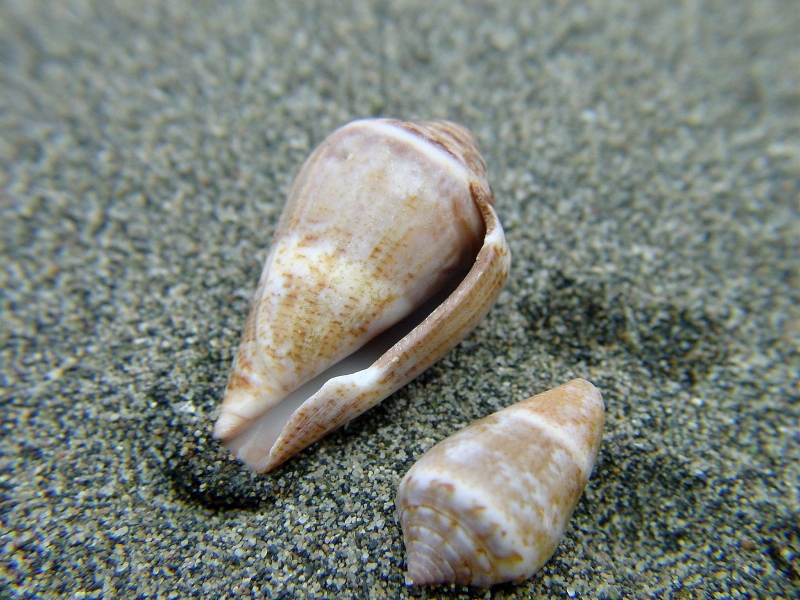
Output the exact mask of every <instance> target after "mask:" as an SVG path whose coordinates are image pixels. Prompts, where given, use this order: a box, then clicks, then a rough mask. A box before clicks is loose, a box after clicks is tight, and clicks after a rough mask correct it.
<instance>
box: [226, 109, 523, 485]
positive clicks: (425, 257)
mask: <svg viewBox="0 0 800 600" xmlns="http://www.w3.org/2000/svg"><path fill="white" fill-rule="evenodd" d="M491 198H492V197H491V191H490V188H489V183H488V181H487V179H486V170H485V166H484V164H483V161H482V159H481V158H480V155H479V154H478V151H477V149H476V147H475V144H474V141H473V140H472V138H471V136H470V135H469V133H468V132H467V131H466V130H465V129H463V128H461V127H459V126H457V125H454V124H452V123H447V122H439V121H431V122H401V121H393V120H389V119H375V120H365V121H355V122H353V123H350V124H349V125H346V126H344V127H342V128H341V129H339V130H337V131H336V132H334V133H333V134H331V136H329V137H328V138H327V139H326V140H325V141H324V142H323V143H322V144H321V145H320V146H319V147H318V148H317V149H316V150H315V151H314V153H313V154H312V155H311V156H310V157H309V159H308V160H307V161H306V163H305V164H304V166H303V168H302V169H301V171H300V173H299V175H298V176H297V179H296V181H295V183H294V185H293V187H292V190H291V193H290V197H289V200H288V201H287V204H286V207H285V208H284V212H283V215H282V217H281V220H280V223H279V225H278V228H277V231H276V233H275V238H274V241H273V245H272V247H271V249H270V252H269V255H268V257H267V260H266V263H265V266H264V270H263V272H262V275H261V278H260V281H259V284H258V288H257V290H256V294H255V297H254V299H253V303H252V305H251V308H250V313H249V315H248V318H247V322H246V324H245V328H244V333H243V335H242V341H241V343H240V346H239V349H238V352H237V354H236V358H235V359H234V362H233V366H232V368H231V375H230V379H229V381H228V385H227V387H226V389H225V395H224V398H223V402H222V409H221V412H220V416H219V418H218V420H217V423H216V425H215V428H214V435H215V437H217V438H219V439H222V440H223V441H224V442H226V443H227V444H228V445H229V447H231V448H232V449H233V450H234V451H235V452H236V453H237V455H238V456H239V457H240V458H242V459H243V460H245V462H247V463H248V464H249V465H250V466H251V467H252V468H254V469H255V470H258V471H266V470H269V469H271V468H273V467H274V466H276V465H277V464H279V463H280V462H282V461H283V460H285V459H286V458H288V456H290V455H291V454H293V453H294V452H297V451H298V450H300V449H302V448H303V447H305V446H307V445H309V444H310V443H312V442H314V441H315V440H317V439H319V438H320V437H321V436H322V435H324V434H325V433H327V432H329V431H331V430H333V429H335V428H336V427H338V426H340V425H342V424H343V423H345V422H346V421H348V420H350V419H352V418H353V417H355V416H357V415H358V414H360V413H361V412H363V411H364V410H367V409H368V408H369V407H371V406H373V405H374V404H375V403H377V402H379V401H380V400H382V399H383V398H385V397H386V396H388V395H389V394H391V393H392V392H393V391H395V390H396V389H397V388H399V387H401V386H402V385H404V384H405V383H407V381H409V380H410V379H411V378H413V377H414V376H416V375H417V374H418V373H419V372H420V369H419V367H420V366H423V365H424V366H427V364H430V362H432V361H430V362H429V361H428V359H429V357H434V356H435V358H434V360H436V359H438V358H439V356H441V354H443V353H444V352H446V351H447V350H449V349H450V348H451V347H452V346H453V345H455V343H457V342H458V341H460V339H462V338H463V337H464V336H465V335H466V333H468V331H469V329H471V328H472V327H474V326H475V324H477V322H478V321H479V320H480V318H482V316H483V315H484V314H485V313H486V311H488V308H489V307H490V306H491V304H492V303H493V302H494V300H495V299H496V297H497V294H498V293H499V290H500V287H501V286H502V281H503V280H504V279H505V276H506V274H507V272H508V251H507V248H506V246H505V239H504V238H503V235H502V228H501V227H500V225H499V222H498V221H497V217H496V215H495V213H494V209H493V207H492V203H491ZM487 245H489V246H490V248H489V252H486V251H484V250H485V249H486V248H485V247H486V246H487ZM476 265H477V266H478V267H479V268H480V269H486V268H490V269H491V270H492V272H491V273H475V274H472V273H471V275H473V278H472V284H471V288H470V289H469V290H466V289H465V290H462V296H461V297H460V300H459V303H460V305H461V307H464V306H466V307H467V309H468V312H469V314H466V313H465V315H464V317H466V318H462V319H461V320H460V325H459V328H458V329H456V330H451V331H450V332H449V333H450V337H449V338H442V336H441V335H440V334H437V335H432V333H433V332H427V333H426V332H422V333H420V332H417V333H416V334H415V332H414V331H412V333H411V334H409V339H410V340H411V341H413V344H414V345H411V341H408V340H401V343H403V342H405V346H403V347H402V348H399V349H393V350H395V353H394V354H391V355H389V354H390V353H387V355H389V356H384V357H382V358H381V360H383V363H381V360H379V361H378V362H377V363H375V365H373V367H374V368H372V367H371V368H370V369H371V370H370V369H366V370H364V371H360V372H359V373H356V374H353V375H352V376H350V377H349V379H348V378H347V377H338V378H335V379H332V380H330V381H329V382H328V383H329V384H330V385H326V386H323V388H322V389H321V390H320V391H319V392H318V393H317V394H315V395H314V396H312V398H310V399H309V400H308V401H307V402H305V403H304V404H303V405H302V406H301V407H300V408H298V409H297V410H288V413H289V414H286V415H280V416H279V413H281V411H280V410H275V409H276V407H278V405H279V404H281V403H282V402H283V401H284V399H285V398H286V397H287V395H288V394H290V393H291V392H293V391H294V390H296V389H297V388H299V387H300V386H302V385H303V384H304V383H306V382H308V381H309V380H311V379H312V378H313V377H315V376H317V375H318V374H320V373H322V372H323V371H325V370H326V369H328V368H329V367H331V366H332V365H334V364H335V363H337V362H338V361H340V360H341V359H342V358H344V357H346V356H348V355H349V354H351V353H352V352H354V351H355V350H357V349H358V348H360V347H361V346H363V345H364V344H365V343H366V342H368V341H369V340H371V339H372V338H374V337H375V336H376V335H378V334H379V333H381V332H382V331H384V330H385V329H387V328H388V327H390V326H392V325H393V324H395V323H397V322H398V321H400V320H401V319H403V318H404V317H406V316H407V315H408V314H410V313H411V312H412V311H413V310H415V309H416V308H418V307H419V306H420V305H422V304H423V303H424V302H425V301H426V300H427V299H429V298H430V297H431V296H433V295H434V294H435V293H436V292H438V291H439V290H440V289H441V288H442V287H443V286H444V285H445V284H447V283H448V282H449V281H451V280H452V279H453V278H454V277H456V276H460V277H463V276H464V273H466V272H467V271H468V270H470V268H471V267H472V270H473V271H474V270H475V267H476ZM469 280H470V275H468V276H467V278H466V279H465V281H469ZM462 287H463V286H462ZM459 289H461V288H459ZM465 291H469V292H470V293H471V297H466V296H464V294H463V292H465ZM457 292H458V290H457V291H456V293H454V296H455V295H456V294H457ZM451 304H452V303H451ZM456 308H457V307H454V306H451V305H448V309H447V312H448V313H452V312H453V311H454V310H456ZM442 316H445V315H442ZM476 317H477V318H476ZM415 331H416V330H415ZM451 342H452V343H451ZM399 345H400V344H398V346H399ZM442 350H443V351H442ZM384 359H385V360H384ZM392 361H393V362H392ZM409 361H410V362H409ZM378 363H381V364H380V365H379V364H378ZM390 363H391V364H390ZM320 394H321V395H320ZM283 412H287V410H286V409H284V410H283ZM268 431H270V432H269V433H267V432H268Z"/></svg>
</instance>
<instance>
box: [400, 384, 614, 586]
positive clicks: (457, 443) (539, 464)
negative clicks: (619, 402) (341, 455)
mask: <svg viewBox="0 0 800 600" xmlns="http://www.w3.org/2000/svg"><path fill="white" fill-rule="evenodd" d="M602 423H603V401H602V397H601V396H600V393H599V392H598V391H597V389H596V388H595V387H594V386H592V385H591V384H590V383H589V382H587V381H585V380H582V379H575V380H572V381H570V382H568V383H566V384H564V385H562V386H559V387H557V388H554V389H552V390H549V391H547V392H544V393H543V394H539V395H537V396H534V397H532V398H529V399H527V400H524V401H522V402H519V403H517V404H515V405H513V406H511V407H509V408H506V409H505V410H502V411H500V412H498V413H495V414H494V415H490V416H489V417H486V418H485V419H482V420H480V421H478V422H476V423H474V424H472V425H470V426H468V427H466V428H465V429H462V430H461V431H459V432H457V433H456V434H454V435H453V436H451V437H449V438H447V439H446V440H444V441H442V442H440V443H439V444H437V445H436V446H434V447H433V448H432V449H431V450H429V451H428V452H427V453H426V454H425V455H424V456H423V457H422V458H421V459H420V460H419V461H418V462H417V463H416V464H415V465H414V466H413V467H412V468H411V470H409V472H408V473H407V474H406V476H405V477H404V478H403V480H402V482H401V483H400V489H399V491H398V497H397V510H398V513H399V515H400V524H401V527H402V529H403V536H404V539H405V543H406V552H407V562H408V574H409V577H410V578H411V580H412V581H413V582H414V583H415V584H416V585H434V584H440V583H449V582H454V583H460V584H468V585H474V586H479V587H487V586H490V585H493V584H495V583H500V582H505V581H518V580H522V579H526V578H527V577H530V576H531V575H532V574H533V573H535V572H536V571H537V570H538V569H539V568H541V566H542V565H543V564H544V563H545V562H546V561H547V560H548V559H549V558H550V556H551V555H552V554H553V552H555V549H556V547H557V546H558V543H559V541H560V540H561V537H562V536H563V533H564V530H565V528H566V525H567V522H568V520H569V517H570V516H571V514H572V511H573V510H574V508H575V505H576V504H577V502H578V499H579V497H580V495H581V492H582V491H583V488H584V487H585V486H586V483H587V481H588V478H589V474H590V473H591V470H592V466H593V465H594V461H595V459H596V457H597V452H598V449H599V444H600V437H601V435H602Z"/></svg>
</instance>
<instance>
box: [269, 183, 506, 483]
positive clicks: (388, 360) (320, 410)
mask: <svg viewBox="0 0 800 600" xmlns="http://www.w3.org/2000/svg"><path fill="white" fill-rule="evenodd" d="M470 189H471V193H472V196H473V200H474V201H475V203H476V204H477V206H478V208H479V210H480V211H481V214H482V215H483V218H484V221H485V223H486V241H485V243H484V246H483V247H482V248H481V251H480V252H479V253H478V256H477V258H476V260H475V264H474V265H473V266H472V269H471V270H470V271H469V273H467V275H466V277H465V278H464V280H463V281H462V282H461V284H460V285H459V286H458V288H457V289H456V290H455V291H454V292H453V293H452V294H451V295H450V296H449V297H448V298H447V299H446V300H445V301H444V302H443V303H442V304H441V305H440V306H439V307H437V308H436V310H434V312H433V313H431V315H430V316H428V317H427V318H426V319H425V320H424V321H423V322H422V323H420V324H419V325H418V326H417V327H416V328H414V329H413V330H412V331H411V332H410V333H409V334H408V335H407V336H406V337H404V338H403V339H402V340H400V341H399V342H398V343H397V344H395V345H394V346H393V347H392V348H390V349H389V350H388V351H387V352H386V354H384V355H383V356H381V357H380V358H379V359H378V360H377V361H376V362H375V364H374V365H373V366H372V367H370V368H371V369H376V370H378V372H379V374H380V377H379V379H378V381H377V382H376V383H375V384H374V385H371V386H368V387H365V388H357V387H355V386H353V385H352V384H351V383H350V382H347V383H345V384H342V383H340V382H328V384H326V385H325V386H323V388H322V389H321V390H320V391H319V392H318V393H317V394H315V395H314V397H312V398H311V399H309V400H308V401H307V402H306V403H304V404H303V405H302V406H301V407H300V408H299V409H298V410H297V411H296V412H295V413H294V415H292V418H291V419H290V421H289V423H288V424H287V425H286V428H285V429H284V431H283V433H282V434H281V437H280V438H279V439H278V441H277V442H276V443H275V446H274V447H273V449H272V452H271V453H270V464H269V465H268V466H267V468H266V469H265V470H269V469H272V468H274V467H275V466H277V465H279V464H280V463H282V462H283V461H285V460H286V459H287V458H289V457H290V456H292V455H293V454H295V453H296V452H298V451H299V450H301V449H303V448H305V447H306V446H308V445H310V444H311V443H313V442H315V441H316V440H318V439H319V438H321V437H322V436H323V435H325V434H327V433H329V432H331V431H333V430H334V429H336V428H338V427H340V426H342V425H344V424H345V423H347V422H348V421H350V420H352V419H353V418H355V417H357V416H358V415H360V414H361V413H363V412H364V411H366V410H368V409H369V408H371V407H373V406H375V405H376V404H377V403H378V402H380V401H381V400H383V399H384V398H386V397H387V396H389V395H390V394H392V393H393V392H395V391H396V390H398V389H399V388H401V387H402V386H404V385H406V384H407V383H408V382H409V381H411V380H412V379H414V378H415V377H416V376H417V375H419V374H420V373H422V371H424V370H425V369H427V368H428V367H429V366H431V365H432V364H433V363H435V362H436V361H437V360H439V359H440V358H441V357H442V356H444V355H445V354H446V353H447V352H449V351H450V350H451V349H452V348H453V347H454V346H455V345H456V344H458V343H459V342H460V341H461V340H463V339H464V338H465V337H466V336H467V334H468V333H469V332H470V331H472V330H473V329H474V328H475V326H476V325H477V324H478V323H479V322H480V321H481V320H482V319H483V318H484V316H486V313H487V312H488V311H489V309H490V308H491V307H492V306H493V305H494V303H495V301H496V300H497V296H498V295H499V294H500V291H501V289H502V287H503V283H505V280H506V278H507V277H508V270H509V266H510V255H509V251H508V247H507V245H506V243H505V237H503V235H502V227H501V226H500V222H499V221H498V219H497V215H496V214H495V212H494V208H492V206H491V203H490V202H489V197H488V196H487V195H486V192H485V190H484V189H483V187H482V186H479V185H478V184H476V183H474V182H471V184H470ZM332 398H333V399H336V401H335V402H330V400H331V399H332Z"/></svg>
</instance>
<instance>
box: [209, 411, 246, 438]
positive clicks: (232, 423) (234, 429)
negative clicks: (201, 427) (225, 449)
mask: <svg viewBox="0 0 800 600" xmlns="http://www.w3.org/2000/svg"><path fill="white" fill-rule="evenodd" d="M249 422H250V420H249V419H246V418H245V417H243V416H241V415H237V414H236V413H233V412H231V411H229V410H226V409H225V408H224V407H223V409H222V412H220V414H219V417H218V418H217V422H216V423H214V439H217V440H223V441H225V440H229V439H231V438H232V437H235V436H236V434H237V433H239V432H240V431H241V430H242V429H244V428H245V427H246V426H247V424H248V423H249Z"/></svg>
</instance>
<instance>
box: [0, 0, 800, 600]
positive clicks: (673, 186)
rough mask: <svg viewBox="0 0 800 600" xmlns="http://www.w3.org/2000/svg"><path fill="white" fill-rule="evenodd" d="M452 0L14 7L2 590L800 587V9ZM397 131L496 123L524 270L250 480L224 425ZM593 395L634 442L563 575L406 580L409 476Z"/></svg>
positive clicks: (1, 147) (619, 436)
mask: <svg viewBox="0 0 800 600" xmlns="http://www.w3.org/2000/svg"><path fill="white" fill-rule="evenodd" d="M218 4H219V6H218ZM458 4H461V5H460V6H459V5H457V4H456V3H449V2H431V1H428V0H426V1H414V0H409V1H405V2H375V1H373V2H369V1H365V2H350V3H327V4H323V3H318V2H308V1H299V2H293V3H291V5H290V4H289V3H273V2H244V1H233V2H227V3H215V2H187V1H170V2H144V1H143V2H122V1H119V2H96V3H95V2H81V1H79V0H75V1H70V2H66V1H64V2H37V1H32V0H17V1H12V0H4V1H3V2H1V3H0V184H1V187H2V190H3V191H2V196H1V197H0V207H2V214H0V227H1V228H2V229H1V230H0V244H2V269H0V285H1V286H2V292H1V293H0V301H2V325H1V326H0V335H1V336H2V337H1V338H0V352H2V355H1V358H0V369H1V371H0V385H1V386H2V389H1V391H2V394H1V396H0V398H1V400H0V401H1V402H2V412H0V419H1V422H2V437H1V438H0V514H2V517H1V518H2V521H1V522H0V549H1V550H0V586H2V589H0V596H2V597H15V596H18V597H28V598H33V597H37V598H40V597H41V598H48V597H55V596H64V597H72V598H101V597H105V598H112V597H113V598H122V597H134V596H139V597H148V598H150V597H152V598H184V597H209V598H228V597H247V598H250V597H253V598H262V597H268V598H302V597H326V598H351V597H352V598H404V597H413V598H488V597H490V596H491V597H494V598H545V597H554V598H564V597H569V598H572V597H587V598H588V597H596V598H609V599H614V598H645V597H656V596H657V597H660V598H714V597H725V598H728V597H734V598H736V597H762V598H764V597H780V596H783V597H790V596H795V597H796V594H798V590H800V529H799V527H798V523H799V522H800V501H799V500H798V495H799V493H798V487H799V486H800V483H799V482H800V466H799V465H800V460H798V459H799V458H800V449H799V448H800V439H798V438H799V437H800V435H799V434H798V414H799V413H800V384H798V380H800V309H798V306H799V305H800V291H799V289H800V260H799V259H798V256H800V218H798V216H799V215H798V212H799V211H800V208H799V205H800V200H799V199H798V198H799V197H800V194H799V193H798V192H799V191H800V183H798V182H800V142H798V140H799V139H800V135H799V134H800V35H798V32H799V31H800V10H798V6H797V3H796V2H795V1H794V0H786V1H751V2H736V3H731V2H728V1H722V0H720V1H708V2H706V1H700V0H687V1H685V2H662V1H656V0H648V1H644V2H628V1H610V2H557V3H556V2H550V3H539V2H530V1H526V2H521V1H512V0H509V1H505V2H502V3H500V2H497V3H485V2H484V3H458ZM378 115H381V116H396V117H401V118H429V117H444V118H449V119H452V120H455V121H458V122H460V123H463V124H465V125H467V126H468V127H470V128H471V129H472V130H473V131H474V132H475V134H476V137H477V138H478V140H479V142H480V145H481V147H482V149H483V151H484V153H485V157H486V160H487V162H488V165H489V170H490V175H491V179H492V183H493V186H494V190H495V194H496V204H497V207H498V211H499V213H500V215H501V218H502V221H503V224H504V226H505V229H506V233H507V237H508V241H509V244H510V246H511V250H512V253H513V265H512V270H511V275H510V278H509V281H508V283H507V285H506V287H505V290H504V291H503V293H502V295H501V297H500V300H499V302H498V304H497V305H496V307H495V308H494V309H493V310H492V311H491V313H490V314H489V316H488V317H487V319H486V320H485V321H484V322H483V323H482V324H481V325H480V326H479V327H478V328H477V329H476V330H475V331H474V332H473V333H472V334H471V335H470V336H469V337H468V338H467V340H465V341H464V342H463V343H462V344H461V345H459V346H458V347H457V348H456V349H455V350H454V351H452V352H451V353H450V354H448V355H447V356H446V357H445V359H443V360H442V361H441V362H439V363H438V364H437V365H436V366H434V367H433V368H431V369H430V370H428V371H427V372H425V373H424V374H423V375H422V376H421V377H419V378H418V379H417V380H416V381H414V382H413V383H411V384H410V385H409V386H407V387H405V388H404V389H402V390H400V391H399V392H397V393H396V394H394V395H393V396H392V397H390V398H389V399H388V400H386V401H385V402H384V403H383V404H381V405H380V406H379V407H377V408H376V409H374V410H372V411H370V412H369V413H367V414H366V415H364V416H362V417H361V418H359V419H357V420H356V421H354V422H353V423H351V424H350V425H349V426H347V427H346V428H344V429H343V430H340V431H338V432H337V433H335V434H333V435H330V436H329V437H327V438H325V439H324V440H323V441H321V442H320V443H318V444H316V445H314V446H312V447H311V448H309V449H308V450H306V451H304V452H302V453H301V454H300V455H298V456H296V457H295V458H294V459H292V460H291V461H289V462H288V463H286V464H285V465H284V466H283V467H282V468H280V469H279V470H277V471H276V472H274V473H273V474H270V475H268V476H262V477H255V476H253V475H251V474H249V473H248V472H247V471H246V470H245V469H244V468H243V467H242V466H240V465H239V464H238V463H237V462H236V461H233V460H231V459H230V458H229V455H228V454H227V453H226V452H225V451H224V450H223V449H222V448H220V447H219V446H218V444H217V443H216V442H215V441H214V440H212V439H211V435H210V433H211V425H212V423H213V419H214V417H215V414H216V410H217V406H218V402H219V398H220V393H221V390H222V388H223V387H224V385H225V382H226V378H227V372H228V369H229V366H230V360H231V356H232V353H233V351H234V350H235V347H236V345H237V343H238V339H239V335H240V332H241V329H242V326H243V324H244V320H245V316H246V312H247V308H248V305H249V300H250V296H251V294H252V293H253V290H254V288H255V285H256V281H257V278H258V275H259V273H260V270H261V263H262V261H263V260H264V257H265V256H266V252H267V248H268V246H269V242H270V239H271V235H272V233H273V231H274V227H275V225H276V222H277V219H278V216H279V214H280V211H281V208H282V205H283V202H284V200H285V197H286V193H287V189H288V186H289V185H290V182H291V180H292V178H293V176H294V174H295V173H296V172H297V169H298V168H299V166H300V164H301V162H302V160H303V159H304V158H305V157H306V156H307V154H308V153H309V152H310V150H311V149H312V148H313V147H314V146H315V145H316V144H317V143H319V142H320V141H321V140H322V139H323V138H324V137H325V136H326V135H327V134H328V133H330V132H331V131H332V130H333V129H334V128H335V127H337V126H339V125H341V124H343V123H345V122H347V121H349V120H351V119H355V118H361V117H369V116H378ZM574 376H582V377H585V378H587V379H589V380H591V381H592V382H594V383H595V384H596V385H597V386H598V388H600V389H601V391H602V393H603V395H604V397H605V401H606V406H607V414H606V431H605V436H604V440H603V445H602V448H601V453H600V458H599V461H598V464H597V466H596V468H595V473H594V475H593V477H592V480H591V481H590V485H589V488H588V489H587V491H586V493H585V494H584V496H583V498H582V499H581V501H580V503H579V505H578V508H577V510H576V512H575V515H574V517H573V519H572V521H571V523H570V525H569V528H568V530H567V533H566V536H565V538H564V540H563V542H562V544H561V545H560V547H559V549H558V551H557V552H556V554H555V556H554V557H553V559H552V560H551V561H550V562H549V563H548V564H547V565H546V566H545V567H544V568H543V569H542V571H541V572H539V573H538V574H537V575H535V576H534V577H533V578H532V579H530V580H529V581H527V582H525V583H522V584H519V585H504V586H500V587H497V588H495V589H493V590H492V591H491V592H487V591H480V590H470V589H467V588H458V587H439V588H434V589H415V588H411V587H409V586H408V585H407V582H406V580H405V574H404V566H405V563H404V548H403V542H402V540H401V537H400V532H399V530H398V525H397V519H396V515H395V512H394V496H395V491H396V487H397V484H398V482H399V480H400V478H401V477H402V475H403V474H404V473H405V472H406V471H407V470H408V468H409V467H410V466H411V465H412V464H413V463H414V461H415V460H416V459H417V458H418V457H419V456H420V455H421V454H422V453H423V452H424V451H425V450H426V449H427V448H429V447H430V446H431V445H433V444H434V443H435V442H436V441H438V440H440V439H442V438H444V437H445V436H447V435H449V434H450V433H452V432H453V431H455V430H456V429H458V428H460V427H462V426H464V425H466V424H467V423H469V422H471V421H473V420H475V419H477V418H479V417H481V416H483V415H486V414H489V413H491V412H493V411H495V410H498V409H500V408H502V407H503V406H507V405H509V404H511V403H513V402H515V401H517V400H520V399H522V398H525V397H527V396H529V395H531V394H533V393H536V392H540V391H543V390H544V389H547V388H550V387H553V386H554V385H557V384H559V383H562V382H564V381H567V380H568V379H570V378H572V377H574Z"/></svg>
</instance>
